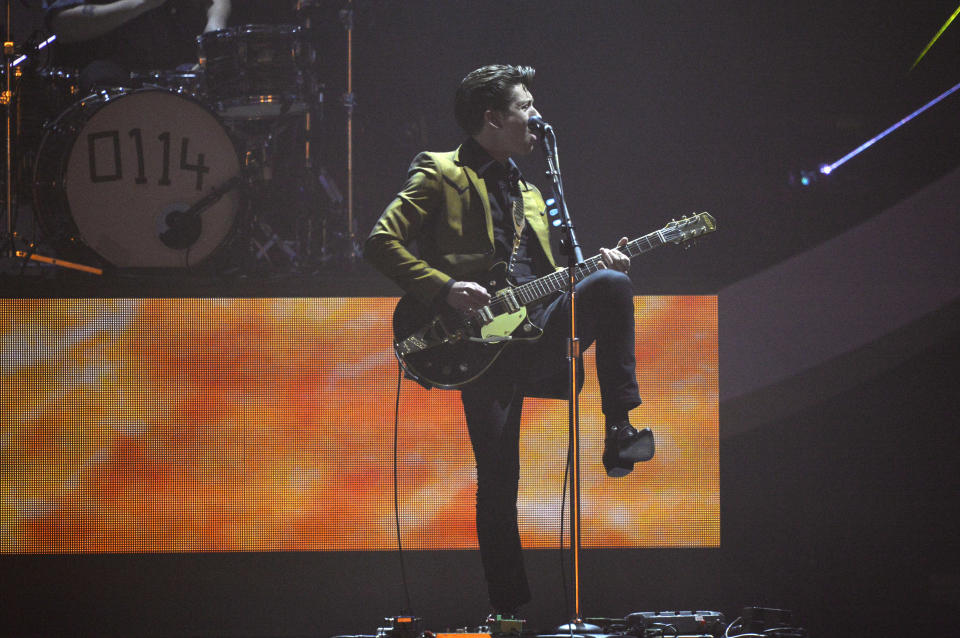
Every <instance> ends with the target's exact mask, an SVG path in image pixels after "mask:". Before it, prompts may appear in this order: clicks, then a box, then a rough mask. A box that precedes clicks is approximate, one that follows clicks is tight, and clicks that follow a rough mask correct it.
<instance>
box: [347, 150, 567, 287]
mask: <svg viewBox="0 0 960 638" xmlns="http://www.w3.org/2000/svg"><path fill="white" fill-rule="evenodd" d="M460 152H461V149H460V148H457V150H455V151H451V152H448V153H420V154H419V155H417V157H416V158H414V160H413V163H412V164H411V165H410V170H409V172H408V176H407V183H406V184H405V185H404V187H403V190H401V191H400V192H399V193H398V194H397V196H396V197H395V198H394V199H393V201H392V202H390V204H389V205H388V206H387V208H386V209H385V210H384V211H383V214H382V215H381V216H380V219H379V220H377V223H376V224H375V225H374V227H373V230H372V231H371V232H370V235H369V236H368V237H367V240H366V243H365V244H364V257H365V258H366V259H367V260H368V261H369V262H370V263H371V264H373V266H374V267H376V268H377V270H379V271H380V272H382V273H383V274H384V275H386V276H387V277H389V278H390V279H392V280H393V281H395V282H396V283H397V284H398V285H399V286H400V287H401V288H403V289H404V290H405V291H407V292H409V293H412V294H413V295H415V296H416V297H418V298H419V299H420V300H421V301H422V302H424V303H431V302H433V301H434V300H435V298H436V296H437V294H438V293H440V291H441V290H443V289H444V288H445V286H446V285H447V282H448V281H449V280H450V279H454V280H458V281H459V280H474V279H476V278H478V277H479V276H480V275H482V274H483V273H484V272H486V271H487V270H489V269H490V267H491V266H493V265H494V263H495V262H494V244H493V241H494V240H493V220H492V218H491V216H490V199H489V197H488V196H487V188H486V185H485V183H484V181H483V178H481V177H480V176H478V175H477V173H476V171H474V170H473V169H472V168H469V167H467V166H465V165H464V164H463V163H461V161H460ZM520 187H521V192H522V195H523V212H524V216H525V217H526V220H527V223H528V224H529V225H530V227H531V228H532V229H533V231H534V233H535V234H536V236H537V239H538V240H539V241H540V244H541V246H542V247H543V253H544V254H545V255H546V256H547V260H548V261H549V263H550V266H551V268H556V265H555V262H554V259H553V254H552V252H551V250H550V237H549V228H548V226H547V219H546V216H545V215H543V212H544V209H545V208H546V205H545V204H544V201H543V197H542V196H541V195H540V191H539V190H537V188H536V187H535V186H532V185H530V184H527V183H526V182H525V181H521V184H520ZM413 241H416V242H417V246H418V252H419V256H417V255H414V254H413V253H412V252H411V251H410V249H409V248H408V246H409V244H410V243H411V242H413ZM538 274H541V275H542V274H547V273H538Z"/></svg>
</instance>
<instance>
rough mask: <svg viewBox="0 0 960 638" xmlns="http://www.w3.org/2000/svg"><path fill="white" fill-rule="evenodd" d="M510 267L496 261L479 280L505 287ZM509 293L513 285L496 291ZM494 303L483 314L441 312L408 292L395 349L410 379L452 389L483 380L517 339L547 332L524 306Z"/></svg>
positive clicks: (396, 323) (396, 315) (396, 314)
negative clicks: (488, 370) (508, 345)
mask: <svg viewBox="0 0 960 638" xmlns="http://www.w3.org/2000/svg"><path fill="white" fill-rule="evenodd" d="M505 274H506V265H505V264H503V263H498V264H496V265H495V266H494V267H493V268H491V270H490V272H489V273H487V276H485V277H483V278H481V279H480V280H479V283H481V284H484V285H491V284H492V285H493V286H495V285H498V284H499V285H503V282H504V281H505V279H506V277H505ZM492 296H494V297H498V296H499V297H501V298H506V297H509V285H507V286H506V287H505V288H502V289H500V290H498V291H497V292H495V293H493V295H492ZM499 306H500V305H498V304H491V305H489V306H486V307H485V308H484V309H483V310H481V311H480V312H477V313H472V314H464V313H460V312H457V311H455V310H452V309H451V310H448V311H446V312H441V313H440V314H437V313H436V310H434V309H433V308H430V307H429V306H427V305H425V304H423V303H421V302H420V301H419V300H418V299H416V298H414V297H412V296H410V295H406V296H404V297H403V298H401V299H400V301H399V303H397V307H396V309H395V310H394V311H393V335H394V349H395V351H396V354H397V358H398V359H399V360H400V364H401V365H402V366H403V370H404V372H405V373H406V375H407V376H408V377H410V378H411V379H413V380H415V381H416V382H417V383H420V384H421V385H423V386H424V387H427V388H444V389H451V388H456V387H459V386H462V385H464V384H467V383H469V382H470V381H473V380H474V379H476V378H478V377H479V376H480V375H482V374H483V373H484V372H486V371H487V369H488V368H490V366H491V365H493V362H494V361H496V359H497V357H499V356H500V353H501V352H502V351H503V348H504V347H505V346H506V345H507V343H509V342H510V341H511V340H514V339H524V340H532V339H536V338H538V337H539V336H540V335H541V334H543V331H542V330H541V329H540V328H539V327H537V326H536V325H534V324H533V323H532V322H530V321H528V320H527V309H526V307H524V306H520V307H518V308H514V307H513V306H512V305H502V307H499Z"/></svg>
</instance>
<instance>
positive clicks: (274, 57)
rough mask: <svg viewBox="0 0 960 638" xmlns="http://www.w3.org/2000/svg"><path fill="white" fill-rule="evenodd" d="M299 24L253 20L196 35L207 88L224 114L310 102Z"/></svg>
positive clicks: (255, 115)
mask: <svg viewBox="0 0 960 638" xmlns="http://www.w3.org/2000/svg"><path fill="white" fill-rule="evenodd" d="M300 41H301V38H300V27H296V26H289V25H275V26H274V25H257V24H251V25H246V26H242V27H236V28H232V29H223V30H221V31H210V32H208V33H204V34H203V35H201V36H198V37H197V42H198V44H199V45H200V66H201V68H202V69H203V72H204V73H203V74H204V82H205V87H204V92H205V96H206V99H207V101H208V103H209V104H210V105H211V107H212V108H213V109H214V110H216V111H217V113H219V114H220V116H221V117H223V118H226V119H239V120H259V119H267V118H275V117H279V116H282V115H286V114H295V113H302V112H304V111H305V110H306V108H307V104H306V100H305V97H304V81H303V72H302V69H301V60H300V57H301V56H300V43H301V42H300Z"/></svg>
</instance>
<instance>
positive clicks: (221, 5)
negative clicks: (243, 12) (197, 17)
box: [203, 0, 230, 33]
mask: <svg viewBox="0 0 960 638" xmlns="http://www.w3.org/2000/svg"><path fill="white" fill-rule="evenodd" d="M229 17H230V0H211V2H210V8H208V9H207V26H206V27H204V29H203V32H204V33H206V32H207V31H219V30H221V29H226V28H227V19H228V18H229Z"/></svg>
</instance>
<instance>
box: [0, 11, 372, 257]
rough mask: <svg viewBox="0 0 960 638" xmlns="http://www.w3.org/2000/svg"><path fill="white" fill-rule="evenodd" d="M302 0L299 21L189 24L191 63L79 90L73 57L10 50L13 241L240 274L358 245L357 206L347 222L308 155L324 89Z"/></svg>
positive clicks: (29, 251) (333, 189)
mask: <svg viewBox="0 0 960 638" xmlns="http://www.w3.org/2000/svg"><path fill="white" fill-rule="evenodd" d="M311 4H312V3H310V2H307V1H305V0H301V2H299V3H298V10H297V15H298V17H300V18H302V19H301V24H290V25H243V26H238V27H233V28H229V29H224V30H222V31H213V32H209V33H205V34H203V35H201V36H199V37H198V38H197V49H198V64H197V65H196V66H195V67H194V68H192V69H189V70H187V71H182V70H180V71H168V70H159V71H152V72H148V73H138V74H134V75H132V76H131V79H132V83H131V86H124V87H106V88H100V89H98V90H97V91H96V92H94V93H91V94H89V95H80V91H79V90H78V88H77V86H78V84H77V74H76V73H75V72H74V71H72V70H69V69H62V68H42V67H39V68H38V67H37V65H30V64H22V65H19V64H13V63H11V62H10V61H9V60H8V63H7V66H6V68H7V69H8V73H7V76H8V80H12V81H10V82H9V84H10V85H11V87H12V90H11V91H9V92H8V93H7V94H6V95H7V96H8V102H9V104H8V105H7V110H8V111H10V112H12V114H13V115H12V117H11V118H8V122H9V121H10V120H11V119H12V120H13V126H12V128H10V129H8V130H10V131H11V132H12V135H8V140H9V139H10V138H11V137H12V139H13V140H14V142H15V146H16V147H17V148H15V149H14V150H13V152H11V151H9V150H8V177H7V183H8V185H9V184H11V183H12V184H14V186H13V187H12V188H10V187H8V189H7V193H8V197H7V199H8V201H7V226H8V228H7V231H8V232H9V233H10V242H9V243H10V245H11V246H12V245H13V244H14V243H15V242H16V241H19V242H20V243H21V244H23V247H22V248H21V249H20V250H15V251H12V252H14V253H15V255H16V256H17V257H19V258H21V259H23V260H24V261H26V260H27V259H30V258H32V257H33V256H34V255H38V256H39V255H41V253H43V252H44V251H53V253H54V255H53V257H54V258H53V259H38V261H46V262H47V263H55V264H57V265H61V266H63V265H67V266H69V265H71V264H78V265H84V264H92V265H94V266H97V267H103V268H119V269H155V268H160V269H178V270H180V269H194V268H197V267H201V265H202V266H203V268H204V269H206V268H208V267H209V268H214V269H222V270H232V271H234V272H240V273H242V274H250V273H251V272H270V273H273V272H304V271H311V270H315V269H317V268H318V267H319V266H322V265H323V264H324V263H326V262H327V261H330V260H338V261H339V260H341V258H346V259H354V258H355V257H356V256H357V254H358V251H357V248H356V243H355V241H354V237H355V234H354V232H353V215H352V210H349V211H346V213H347V215H346V223H344V221H345V220H344V212H345V211H344V205H345V198H344V197H343V196H342V195H341V193H340V191H339V189H338V188H337V186H336V184H335V183H334V182H333V180H332V179H331V178H330V177H329V175H328V173H327V171H326V169H325V168H324V167H323V166H321V165H320V163H319V162H317V161H315V160H314V158H312V157H311V141H312V140H314V139H315V138H316V135H315V131H313V130H312V126H313V125H314V123H316V122H319V121H321V119H322V117H323V113H322V110H321V109H322V107H323V90H324V86H323V85H322V84H321V83H320V82H319V81H318V79H317V76H318V73H317V71H316V59H317V51H316V45H315V43H314V42H313V41H312V38H311V34H310V22H309V17H310V13H309V9H310V7H311ZM348 30H349V27H348ZM348 39H349V36H348ZM11 57H12V56H11ZM23 57H26V56H23ZM21 68H23V70H22V71H21ZM348 73H349V70H348ZM349 108H350V107H348V109H349ZM348 117H349V116H348ZM9 148H10V144H9V143H8V149H9ZM349 169H350V172H352V167H349ZM348 179H349V180H352V175H348ZM17 185H19V187H18V186H17ZM11 198H12V199H13V200H21V201H23V200H28V201H29V203H30V206H29V208H30V210H31V211H32V215H33V217H34V221H35V224H33V225H32V226H33V227H34V229H35V230H33V231H31V232H32V235H33V237H30V238H27V237H24V236H23V235H24V233H22V232H18V231H17V229H16V228H15V225H16V224H14V220H15V219H16V213H15V211H14V206H12V205H11ZM350 206H351V207H352V202H351V203H350ZM0 232H2V231H0ZM81 269H83V270H88V269H87V268H81ZM97 269H98V268H94V270H97Z"/></svg>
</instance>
